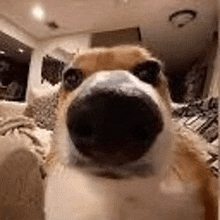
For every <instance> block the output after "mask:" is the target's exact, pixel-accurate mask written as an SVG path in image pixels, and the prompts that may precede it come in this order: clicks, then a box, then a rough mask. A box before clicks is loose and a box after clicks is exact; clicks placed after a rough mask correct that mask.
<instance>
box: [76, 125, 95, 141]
mask: <svg viewBox="0 0 220 220" xmlns="http://www.w3.org/2000/svg"><path fill="white" fill-rule="evenodd" d="M73 132H74V134H75V135H76V136H78V137H79V138H83V137H91V136H92V126H91V125H90V124H78V125H76V127H75V128H74V129H73Z"/></svg>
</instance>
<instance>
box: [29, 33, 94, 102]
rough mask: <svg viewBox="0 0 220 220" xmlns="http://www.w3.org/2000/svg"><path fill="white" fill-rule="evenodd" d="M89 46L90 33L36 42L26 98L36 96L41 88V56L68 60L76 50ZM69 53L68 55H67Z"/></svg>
mask: <svg viewBox="0 0 220 220" xmlns="http://www.w3.org/2000/svg"><path fill="white" fill-rule="evenodd" d="M89 47H90V35H88V34H73V35H68V36H64V37H58V38H53V39H50V40H43V41H39V42H38V46H37V48H36V49H35V50H34V52H33V54H32V59H31V65H30V72H29V82H28V83H29V85H28V92H27V100H30V99H32V97H33V96H37V93H38V91H39V89H41V88H42V87H41V68H42V61H43V57H44V56H46V55H50V56H52V57H54V58H57V59H59V60H61V61H64V62H67V63H68V62H70V56H71V54H73V53H76V52H77V51H78V50H85V49H87V48H89ZM68 55H69V57H68Z"/></svg>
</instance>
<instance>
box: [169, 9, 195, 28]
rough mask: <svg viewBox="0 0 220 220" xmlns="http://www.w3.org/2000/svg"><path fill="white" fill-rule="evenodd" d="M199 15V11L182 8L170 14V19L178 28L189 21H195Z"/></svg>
mask: <svg viewBox="0 0 220 220" xmlns="http://www.w3.org/2000/svg"><path fill="white" fill-rule="evenodd" d="M196 16H197V12H196V11H193V10H188V9H185V10H180V11H177V12H174V13H173V14H171V15H170V16H169V21H170V22H171V23H172V24H173V25H175V26H176V27H178V28H182V27H184V26H185V25H186V24H188V23H189V22H191V21H193V20H194V19H195V18H196Z"/></svg>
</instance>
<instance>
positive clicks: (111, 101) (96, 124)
mask: <svg viewBox="0 0 220 220" xmlns="http://www.w3.org/2000/svg"><path fill="white" fill-rule="evenodd" d="M96 79H97V77H96ZM92 82H93V84H92ZM123 83H127V86H122V84H123ZM89 85H92V86H91V87H89ZM89 85H86V89H85V90H87V92H86V95H84V96H79V97H78V98H76V99H75V100H74V101H73V102H72V103H71V105H70V106H69V108H68V112H67V121H66V123H67V128H68V131H69V136H70V139H71V141H72V142H73V144H74V146H75V148H76V150H78V151H79V153H81V154H82V155H84V156H86V157H88V158H90V159H92V160H93V161H95V162H97V163H99V164H107V165H113V166H116V165H122V164H126V163H129V162H132V161H135V160H137V159H139V158H141V157H142V156H143V155H144V154H145V153H146V152H147V151H148V150H149V149H150V148H151V146H152V144H153V143H154V141H155V139H156V137H157V135H158V134H159V133H160V132H161V131H162V129H163V120H162V116H161V113H160V110H159V107H158V105H157V104H156V103H155V102H154V100H153V99H152V98H151V96H150V95H149V94H146V93H145V92H143V91H142V90H141V89H139V88H137V86H135V84H133V83H132V81H131V80H130V79H129V77H128V73H126V74H123V73H121V74H118V73H112V74H111V75H109V74H106V76H104V77H103V75H102V80H100V81H99V80H97V83H94V81H91V82H90V84H89ZM88 91H89V92H88Z"/></svg>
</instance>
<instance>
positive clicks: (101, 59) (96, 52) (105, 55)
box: [74, 45, 155, 77]
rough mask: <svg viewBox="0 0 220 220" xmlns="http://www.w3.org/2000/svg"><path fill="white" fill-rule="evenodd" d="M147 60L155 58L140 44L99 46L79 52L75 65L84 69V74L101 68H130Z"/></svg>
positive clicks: (86, 74)
mask: <svg viewBox="0 0 220 220" xmlns="http://www.w3.org/2000/svg"><path fill="white" fill-rule="evenodd" d="M146 60H155V58H153V57H152V56H151V54H150V53H149V52H148V51H147V50H145V49H143V48H141V47H139V46H128V45H124V46H118V47H112V48H98V49H93V50H91V51H87V52H86V53H84V54H79V55H77V56H76V57H75V59H74V65H76V66H77V67H79V68H80V69H82V70H83V72H84V74H85V75H84V76H85V77H87V76H89V75H90V74H92V73H94V72H97V71H100V70H117V69H118V70H129V69H131V68H133V67H135V66H136V65H137V64H139V63H142V62H144V61H146Z"/></svg>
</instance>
